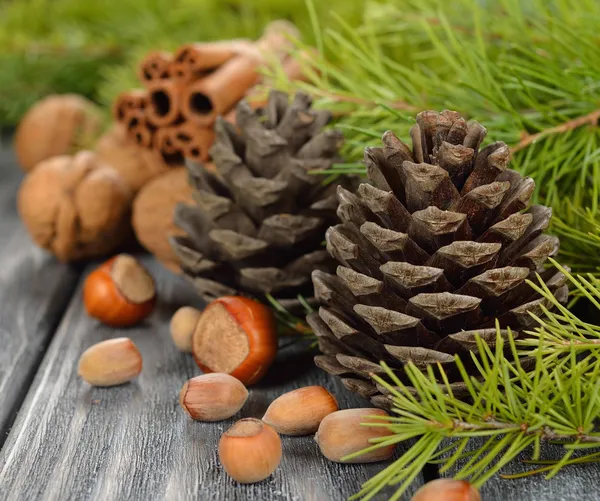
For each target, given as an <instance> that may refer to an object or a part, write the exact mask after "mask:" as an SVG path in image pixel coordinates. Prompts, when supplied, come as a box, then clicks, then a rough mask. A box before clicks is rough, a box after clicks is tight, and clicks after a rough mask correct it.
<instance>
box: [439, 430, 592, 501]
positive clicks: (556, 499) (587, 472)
mask: <svg viewBox="0 0 600 501" xmlns="http://www.w3.org/2000/svg"><path fill="white" fill-rule="evenodd" d="M476 443H478V444H480V445H483V443H484V441H483V440H479V441H478V442H474V443H473V445H475V444H476ZM467 450H469V448H467V449H466V450H465V451H467ZM470 450H473V449H472V448H471V449H470ZM583 452H584V453H585V454H588V453H590V452H592V451H583ZM563 454H564V449H563V448H562V447H559V446H554V445H549V444H545V445H543V446H542V449H541V458H542V459H560V458H561V457H562V455H563ZM574 457H575V456H574ZM528 459H531V451H529V452H525V453H523V454H521V456H519V458H518V460H517V461H513V462H511V463H509V464H507V465H506V466H505V467H504V468H503V469H502V472H501V473H503V474H507V475H511V474H516V473H522V472H525V471H528V470H531V469H535V468H537V467H538V466H535V465H530V464H525V463H522V462H521V461H522V460H528ZM455 471H456V470H454V469H451V470H450V471H448V472H447V473H446V475H445V476H449V477H451V476H452V475H453V474H454V472H455ZM598 478H600V464H597V463H590V464H580V465H577V466H567V467H566V468H564V469H563V470H562V471H561V472H559V473H558V475H556V476H555V477H553V478H551V479H548V480H546V479H545V478H544V475H535V476H530V477H526V478H520V479H503V478H501V477H500V476H498V475H496V476H494V477H492V478H491V479H490V480H489V481H488V482H487V483H486V484H484V486H483V487H482V488H481V491H480V492H481V496H482V499H483V500H484V501H488V500H493V501H512V500H519V501H596V500H598V499H600V491H599V489H598V486H597V482H598Z"/></svg>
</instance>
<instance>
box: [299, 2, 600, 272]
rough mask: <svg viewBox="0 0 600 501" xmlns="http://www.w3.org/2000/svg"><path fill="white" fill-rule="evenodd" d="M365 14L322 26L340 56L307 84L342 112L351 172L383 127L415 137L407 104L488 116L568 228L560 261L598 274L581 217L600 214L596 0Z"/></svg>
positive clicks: (428, 5)
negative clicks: (356, 21) (357, 22)
mask: <svg viewBox="0 0 600 501" xmlns="http://www.w3.org/2000/svg"><path fill="white" fill-rule="evenodd" d="M365 12H367V15H366V17H365V20H364V22H363V24H362V25H361V26H360V27H358V28H353V27H351V26H348V24H347V23H344V21H343V19H338V21H337V23H336V24H334V25H333V27H328V28H327V29H323V30H322V33H321V38H322V41H323V45H324V46H325V48H326V49H328V52H329V53H330V54H333V56H330V57H329V59H327V60H326V59H325V58H317V59H315V60H314V61H313V64H314V68H313V72H312V73H313V77H312V78H311V81H310V82H309V83H307V84H301V85H302V87H303V88H304V89H305V90H307V91H309V92H314V93H315V94H316V95H319V96H322V98H321V101H322V103H323V105H326V106H327V107H328V108H330V109H333V111H334V112H337V116H338V117H339V120H338V124H339V126H341V127H343V129H344V132H345V135H346V138H347V142H346V147H345V150H344V153H345V156H346V158H347V159H348V161H349V163H351V164H353V167H352V171H353V172H358V171H360V169H357V168H356V167H355V165H356V163H357V162H359V161H360V159H361V158H362V155H363V151H364V147H365V146H367V145H371V144H375V143H377V142H378V138H380V137H381V135H382V134H383V133H384V132H385V131H386V130H388V129H389V130H393V131H394V132H396V134H397V135H399V136H400V137H402V138H407V136H408V129H409V127H410V125H411V123H409V121H407V120H406V117H405V116H404V113H403V112H405V111H406V112H408V113H410V114H411V115H414V112H410V108H413V109H416V110H424V109H434V110H441V109H444V108H450V109H455V110H457V111H459V112H460V113H461V114H462V115H463V116H469V117H470V118H473V119H476V120H478V121H480V122H481V123H482V124H483V125H485V126H486V127H487V128H488V130H489V136H488V140H490V141H496V140H501V141H504V142H506V143H507V144H508V145H509V146H510V145H512V149H513V152H514V158H513V168H516V169H517V170H519V171H521V172H522V173H523V174H525V175H528V176H531V177H533V178H534V180H535V181H536V185H537V187H538V189H537V191H536V195H535V200H534V202H535V203H542V204H544V205H549V206H551V207H552V208H553V209H554V215H555V217H557V218H560V219H561V220H562V221H564V223H565V225H567V227H568V230H567V229H565V230H564V231H562V233H561V237H562V242H561V256H560V257H561V261H562V262H564V263H566V264H568V265H569V266H571V267H572V268H573V269H574V270H575V271H577V272H589V271H592V272H594V273H596V274H597V276H600V272H599V271H598V270H599V269H600V266H598V265H597V264H596V263H598V260H599V258H598V252H597V250H596V249H595V246H594V241H593V239H592V237H591V236H590V235H589V230H588V228H589V226H590V224H589V220H588V219H584V218H582V217H581V213H582V212H587V211H588V210H589V211H591V217H593V218H595V219H596V220H600V207H599V200H600V130H599V129H598V127H595V126H594V125H597V121H598V118H600V110H599V103H600V85H599V84H598V82H599V81H600V35H599V33H598V31H597V28H596V26H597V22H598V19H600V4H598V3H597V2H589V1H585V2H584V3H582V2H579V1H576V0H550V1H546V0H531V1H530V2H508V1H501V2H488V1H483V2H481V1H478V0H457V1H456V2H443V1H441V0H424V1H419V2H417V1H416V0H415V1H410V0H409V1H407V2H406V3H405V4H403V5H402V6H399V5H397V4H395V3H394V2H384V3H378V2H373V3H372V4H371V6H370V8H368V9H367V10H366V11H365ZM335 96H343V97H344V99H343V100H339V99H338V100H336V99H335ZM393 103H403V104H406V105H408V106H406V107H403V108H402V109H400V110H398V109H394V108H393ZM404 108H406V109H404ZM585 125H592V127H585ZM362 171H363V172H364V169H362ZM340 172H343V169H342V168H340V167H336V168H335V169H333V170H332V171H331V173H332V174H335V173H340ZM566 200H568V201H569V203H570V204H572V207H573V210H570V211H565V210H564V206H565V201H566ZM555 228H558V224H557V225H555ZM557 231H560V228H559V229H558V230H557Z"/></svg>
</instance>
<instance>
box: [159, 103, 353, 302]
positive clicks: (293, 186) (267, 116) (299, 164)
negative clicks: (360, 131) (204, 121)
mask: <svg viewBox="0 0 600 501" xmlns="http://www.w3.org/2000/svg"><path fill="white" fill-rule="evenodd" d="M330 119H331V113H329V112H327V111H322V110H318V111H315V110H311V99H310V97H309V96H307V95H306V94H302V93H298V94H296V96H295V98H294V100H293V102H292V103H291V104H289V103H288V96H287V95H286V94H283V93H280V92H271V94H270V96H269V100H268V103H267V106H266V108H265V109H258V110H253V109H252V108H251V107H250V105H249V104H248V103H246V102H245V101H242V102H240V104H239V105H238V106H237V109H236V124H237V127H238V128H239V132H238V130H236V128H235V127H234V126H233V125H231V124H230V123H228V122H225V121H224V120H223V119H219V120H218V121H217V123H216V124H215V132H216V141H215V143H214V145H213V146H212V148H211V156H212V159H213V162H214V164H215V166H216V171H217V172H216V174H214V173H211V172H209V171H208V170H206V169H205V168H204V167H203V166H202V165H201V164H197V163H192V162H188V164H187V166H188V169H189V173H190V180H191V183H192V186H193V189H194V199H195V201H196V205H195V206H193V207H192V206H186V205H180V206H178V207H177V209H176V214H175V223H176V224H177V226H179V227H180V228H182V229H183V230H184V231H185V232H186V235H185V236H177V237H174V238H172V239H171V244H172V246H173V249H174V250H175V253H176V254H177V256H178V257H179V260H180V263H181V268H182V270H183V272H184V273H185V275H186V276H187V277H188V278H190V279H191V280H192V282H193V283H194V285H195V287H196V289H197V291H198V292H199V294H200V295H201V296H202V297H203V298H205V299H206V300H207V301H208V300H212V299H214V298H215V297H219V296H223V295H230V294H249V295H253V296H262V295H265V294H272V295H274V296H275V297H276V298H277V299H279V300H280V301H281V302H282V303H283V304H284V305H286V306H288V307H294V306H297V304H298V303H297V299H296V298H297V296H298V294H301V295H304V296H307V297H308V295H312V284H311V280H310V274H311V272H312V271H313V270H315V269H319V270H323V271H333V270H334V269H335V261H334V260H333V259H331V257H330V256H329V254H328V253H327V251H326V250H325V248H324V245H323V241H324V236H325V230H326V229H327V227H328V226H330V225H331V224H334V223H335V221H337V218H336V214H335V211H336V207H337V199H336V191H335V188H336V187H335V186H333V185H324V184H323V179H324V178H323V176H319V175H314V174H311V171H313V170H324V169H328V168H329V167H331V165H332V164H333V163H335V162H338V161H339V158H338V150H339V148H340V146H341V144H342V141H343V138H342V135H341V134H340V133H339V132H338V131H334V130H323V127H324V126H325V125H326V124H327V123H328V122H329V121H330ZM343 183H345V185H346V186H348V187H353V186H354V185H355V183H353V182H352V180H351V179H350V178H348V179H345V180H344V181H343Z"/></svg>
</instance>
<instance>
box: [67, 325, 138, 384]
mask: <svg viewBox="0 0 600 501" xmlns="http://www.w3.org/2000/svg"><path fill="white" fill-rule="evenodd" d="M141 371H142V356H141V355H140V352H139V350H138V349H137V347H136V346H135V344H133V341H131V339H129V338H126V337H121V338H117V339H109V340H108V341H102V342H101V343H97V344H95V345H93V346H90V347H89V348H88V349H87V350H86V351H85V352H84V353H83V355H81V358H80V359H79V371H78V372H79V375H80V376H81V377H82V378H83V379H84V380H85V381H87V382H88V383H89V384H91V385H93V386H116V385H119V384H123V383H126V382H128V381H130V380H131V379H133V378H134V377H136V376H137V375H138V374H139V373H140V372H141Z"/></svg>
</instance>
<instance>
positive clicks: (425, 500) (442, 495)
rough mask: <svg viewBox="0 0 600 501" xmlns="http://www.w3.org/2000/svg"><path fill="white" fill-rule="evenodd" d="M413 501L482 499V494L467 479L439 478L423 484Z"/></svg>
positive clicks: (467, 500) (470, 500)
mask: <svg viewBox="0 0 600 501" xmlns="http://www.w3.org/2000/svg"><path fill="white" fill-rule="evenodd" d="M412 501H481V496H480V495H479V492H477V489H475V487H473V486H472V485H471V484H470V483H469V482H466V481H465V480H454V479H452V478H438V479H437V480H433V481H431V482H427V483H426V484H425V485H424V486H422V487H421V488H420V489H419V490H418V491H417V492H416V493H415V495H414V496H413V498H412Z"/></svg>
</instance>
